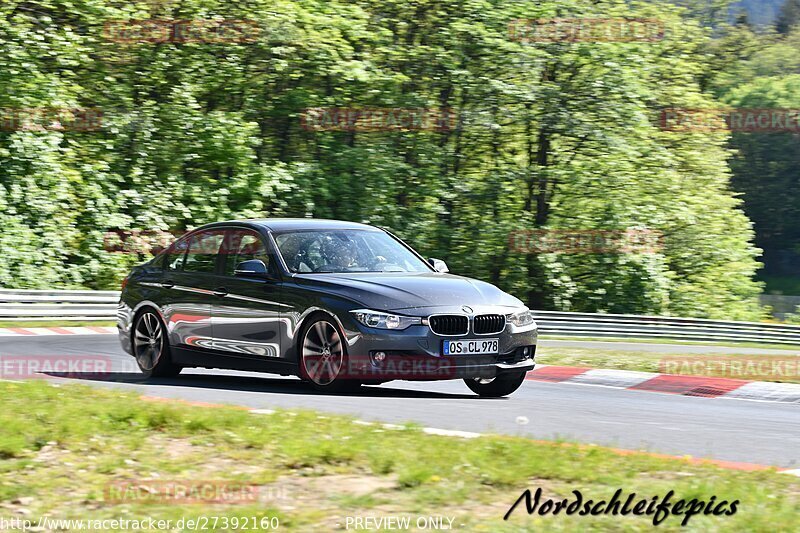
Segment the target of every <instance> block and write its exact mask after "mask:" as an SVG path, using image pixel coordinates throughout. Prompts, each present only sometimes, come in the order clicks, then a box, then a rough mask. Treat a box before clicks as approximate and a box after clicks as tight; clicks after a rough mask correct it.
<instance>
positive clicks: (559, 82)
mask: <svg viewBox="0 0 800 533" xmlns="http://www.w3.org/2000/svg"><path fill="white" fill-rule="evenodd" d="M682 13H684V12H683V11H682V10H681V9H680V8H676V7H673V6H667V5H663V6H662V5H659V4H653V3H649V2H643V3H641V4H639V3H635V2H634V3H626V4H618V3H612V2H609V3H600V4H597V3H593V2H588V1H585V0H567V1H563V0H549V1H546V2H532V1H530V2H515V3H495V2H488V1H485V0H458V1H457V0H424V1H420V2H414V3H408V2H404V1H399V0H362V1H360V2H357V3H353V2H346V1H343V0H333V1H328V0H303V1H297V2H290V1H286V0H279V1H277V2H276V1H274V0H270V1H267V0H253V1H251V2H247V3H246V4H245V3H238V2H223V1H220V0H184V1H182V2H180V3H169V2H163V3H160V4H159V3H157V2H152V1H143V0H140V1H134V2H114V1H111V0H81V1H77V2H76V1H74V0H73V1H66V0H33V1H31V0H28V1H24V2H23V1H20V0H11V1H8V2H5V3H4V4H3V6H2V7H0V108H8V107H15V106H17V107H19V106H23V107H36V106H67V107H90V108H100V109H103V110H104V112H105V115H104V118H103V127H102V130H101V131H98V132H0V159H2V167H0V224H2V227H3V228H4V229H3V234H2V236H0V242H2V245H3V251H4V253H3V254H2V256H0V285H3V286H8V287H44V286H88V287H93V288H108V287H114V286H115V285H116V284H117V283H118V281H119V280H120V279H121V277H122V276H123V275H124V273H125V271H126V269H127V268H129V267H130V265H131V264H133V263H135V262H137V261H141V260H142V259H144V258H143V257H138V256H135V255H129V254H114V253H109V252H107V251H104V250H103V235H104V233H105V231H108V230H112V229H146V230H152V229H160V230H172V231H175V230H185V229H190V228H192V227H196V226H198V225H200V224H203V223H206V222H210V221H215V220H221V219H227V218H233V217H264V216H315V217H330V218H341V219H349V220H356V221H364V222H370V223H373V224H377V225H382V226H386V227H389V228H390V229H391V230H393V231H394V232H396V233H397V234H398V235H400V236H401V237H403V238H405V239H407V240H408V241H409V242H410V243H411V244H412V245H414V246H415V247H417V248H418V249H420V250H421V251H422V252H423V253H425V254H427V255H431V256H437V257H444V258H446V259H447V260H448V262H449V263H450V266H451V269H452V270H453V271H455V272H457V273H460V274H465V275H470V276H474V277H478V278H481V279H485V280H488V281H491V282H494V283H497V284H499V285H500V286H501V287H503V288H505V289H507V290H509V291H511V292H512V293H514V294H516V295H518V296H519V297H521V298H522V299H524V300H525V301H526V302H528V303H529V304H530V305H532V306H536V307H547V308H556V309H564V310H584V311H600V312H643V313H657V314H681V315H691V316H702V317H712V318H758V317H759V316H760V310H759V308H758V306H757V303H756V296H757V294H758V292H759V287H758V285H757V284H755V283H753V282H752V281H751V280H752V277H753V274H754V271H755V270H756V268H757V267H758V263H756V261H755V257H756V256H757V254H758V250H756V249H755V248H754V247H753V245H752V244H751V242H752V240H753V231H752V228H751V227H750V223H749V222H748V220H747V219H746V218H745V216H744V215H743V213H742V206H741V201H740V200H739V199H737V198H736V197H735V195H734V194H733V193H732V192H731V190H730V188H729V184H728V182H729V179H730V174H729V171H728V165H727V158H728V157H729V152H728V151H727V147H726V137H725V136H724V135H722V134H719V133H691V134H676V133H672V132H663V131H661V130H660V129H659V127H658V125H657V121H656V118H657V116H658V113H659V110H660V109H661V108H664V107H709V106H714V105H716V104H715V102H714V101H713V100H712V99H711V97H710V96H709V95H708V94H706V93H704V92H703V91H704V90H705V89H706V88H707V86H712V85H714V84H715V83H718V82H717V81H716V80H709V79H707V76H706V75H705V72H706V70H705V65H706V63H705V62H706V60H707V59H708V53H707V48H706V46H707V44H708V42H709V41H708V36H707V31H706V30H704V29H703V28H702V27H700V25H699V24H698V23H696V22H692V21H691V20H690V19H687V18H685V17H684V16H683V15H682ZM578 16H581V17H587V18H592V17H595V18H597V17H633V16H637V17H650V18H656V19H660V20H662V21H664V24H665V26H666V27H667V28H669V31H668V32H667V34H666V37H665V39H664V40H662V41H658V42H639V43H636V42H634V43H591V42H582V43H567V42H556V43H537V44H531V43H521V42H516V41H514V40H512V39H510V38H509V33H508V24H509V22H510V21H511V20H512V19H516V18H526V19H527V18H546V17H578ZM214 17H216V18H228V19H251V20H255V21H258V23H259V24H260V26H261V28H262V30H263V31H262V32H261V34H260V36H259V38H258V40H257V42H253V43H247V42H243V43H218V44H208V43H185V44H170V43H160V44H152V43H138V44H121V43H115V42H111V41H109V40H108V39H105V38H104V37H103V25H104V23H106V22H108V21H113V20H120V19H147V18H159V19H208V18H214ZM720 64H721V65H727V64H728V63H726V62H725V61H724V60H721V62H720ZM704 76H706V77H704ZM309 107H397V108H435V109H438V108H451V109H453V110H455V111H456V113H457V119H458V122H457V126H456V127H455V128H454V129H452V130H446V131H417V132H415V131H406V132H362V131H357V132H342V131H331V132H314V131H307V130H304V129H303V128H301V126H300V120H299V116H300V114H301V113H302V111H303V110H304V109H306V108H309ZM631 227H633V228H650V229H653V230H657V231H661V232H663V234H664V236H665V237H664V248H663V249H662V250H660V251H658V252H657V253H630V254H587V253H582V254H568V253H552V254H541V255H538V256H536V255H524V254H519V253H516V252H515V251H514V250H512V249H510V248H509V235H510V234H511V233H512V232H514V231H520V230H526V229H532V228H567V229H577V230H624V229H626V228H631Z"/></svg>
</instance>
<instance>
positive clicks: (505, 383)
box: [464, 371, 527, 398]
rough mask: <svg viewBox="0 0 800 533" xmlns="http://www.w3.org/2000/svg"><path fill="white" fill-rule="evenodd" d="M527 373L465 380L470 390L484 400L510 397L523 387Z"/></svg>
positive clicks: (512, 373) (509, 373)
mask: <svg viewBox="0 0 800 533" xmlns="http://www.w3.org/2000/svg"><path fill="white" fill-rule="evenodd" d="M525 374H527V372H525V371H523V372H508V373H504V374H500V375H499V376H497V377H494V378H491V379H482V378H470V379H465V380H464V383H466V384H467V387H469V390H471V391H472V392H474V393H475V394H477V395H478V396H482V397H484V398H500V397H502V396H508V395H509V394H511V393H512V392H514V391H515V390H517V389H518V388H520V386H521V385H522V382H523V381H525Z"/></svg>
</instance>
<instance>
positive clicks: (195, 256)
mask: <svg viewBox="0 0 800 533" xmlns="http://www.w3.org/2000/svg"><path fill="white" fill-rule="evenodd" d="M223 236H224V234H223V232H222V231H221V230H210V231H203V232H200V233H197V234H195V235H193V236H192V238H191V240H190V241H189V250H188V251H187V253H186V259H185V261H184V263H183V271H184V272H206V273H209V274H213V273H214V271H215V270H216V267H217V256H218V255H219V249H220V246H222V240H223Z"/></svg>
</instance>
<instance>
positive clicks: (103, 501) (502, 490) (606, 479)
mask: <svg viewBox="0 0 800 533" xmlns="http://www.w3.org/2000/svg"><path fill="white" fill-rule="evenodd" d="M0 395H1V396H2V398H3V409H2V410H0V428H2V429H0V458H2V461H0V516H6V517H15V516H16V517H19V516H22V517H28V518H33V519H36V518H37V517H39V516H42V515H48V516H50V517H55V518H72V519H91V520H95V519H112V518H119V517H126V518H128V519H145V518H154V519H165V520H166V519H171V520H178V519H180V518H186V517H189V518H192V517H194V518H198V517H202V516H206V517H208V516H216V517H226V518H228V519H229V520H230V519H233V518H240V519H241V518H243V517H257V518H261V517H277V519H278V520H279V522H280V525H281V529H282V530H289V531H312V530H313V531H330V530H335V529H343V528H344V526H345V525H346V524H347V522H346V521H347V517H351V518H352V517H367V516H369V517H377V518H380V517H388V516H395V517H403V516H406V517H411V520H412V524H413V523H415V521H416V520H417V519H418V518H419V517H429V516H433V517H445V524H447V519H449V518H452V519H453V522H452V526H453V529H454V530H460V531H493V532H495V531H538V530H542V529H543V528H546V529H547V530H557V531H558V530H564V531H567V530H570V531H571V530H575V529H577V528H581V529H586V530H598V531H643V530H646V529H650V528H652V527H653V525H652V517H648V516H632V515H628V516H625V517H621V516H611V515H600V516H578V515H573V516H565V515H564V514H563V513H562V514H560V515H557V516H552V515H547V516H539V515H538V514H534V515H531V516H529V515H528V514H527V513H526V512H525V508H524V505H522V506H521V507H520V508H518V509H517V510H516V511H515V512H514V513H513V514H512V515H511V517H510V519H509V520H508V521H504V520H503V515H504V514H505V513H506V511H507V510H508V509H509V507H510V506H511V505H512V504H513V503H514V502H515V501H516V500H517V498H518V497H519V496H520V494H521V493H522V491H523V490H525V489H531V491H533V492H535V491H536V489H537V488H541V489H542V491H543V497H544V498H574V495H573V494H572V491H573V490H579V491H581V493H582V494H583V495H584V498H592V499H594V500H595V501H596V500H598V499H608V498H610V497H611V495H612V494H613V493H614V492H615V491H616V490H617V489H622V490H623V492H624V493H626V494H627V493H633V492H635V493H636V494H637V495H638V497H639V498H643V499H650V498H652V497H653V496H656V495H659V496H663V495H665V494H666V493H668V492H669V491H670V490H672V491H675V497H674V499H681V498H683V499H686V500H689V499H691V498H698V499H702V500H706V501H707V500H709V499H710V498H711V497H712V496H716V499H717V500H718V501H720V500H728V501H729V502H730V501H733V500H737V499H738V500H740V504H739V506H738V512H737V513H736V514H734V515H733V516H719V517H714V516H703V515H698V516H694V517H692V518H691V520H690V521H689V522H688V527H685V528H681V527H680V523H681V519H682V518H681V517H678V516H671V517H668V518H667V519H666V520H665V521H664V522H663V523H662V524H661V525H660V529H661V530H664V531H673V530H675V531H677V530H681V531H687V530H688V531H693V530H697V531H701V530H702V531H707V530H715V531H722V530H730V531H741V530H770V531H782V530H787V531H788V530H791V529H792V528H794V527H796V525H797V522H796V519H797V516H798V515H799V514H800V480H798V479H797V478H796V477H794V476H790V475H786V474H779V473H775V472H773V471H759V472H742V471H732V470H726V469H721V468H718V467H715V466H711V465H707V464H694V463H690V462H688V461H683V460H679V459H666V458H659V457H654V456H652V455H647V454H638V453H635V454H625V455H623V454H620V453H618V452H615V451H614V450H611V449H608V448H603V447H598V446H587V445H576V444H571V443H564V442H538V441H531V440H527V439H523V438H516V437H500V436H488V437H480V438H476V439H459V438H453V437H442V436H434V435H428V434H425V433H423V432H422V431H421V430H420V429H419V428H415V427H413V426H407V427H403V428H401V429H397V430H390V429H386V428H383V427H381V426H378V425H364V424H361V423H357V422H355V421H353V420H350V419H347V418H343V417H334V416H324V415H321V414H318V413H313V412H298V413H294V412H286V411H278V412H275V413H272V414H253V413H250V412H248V411H245V410H241V409H236V408H208V407H195V406H188V405H184V404H180V403H176V402H168V401H163V402H152V401H144V400H143V399H141V398H138V397H137V396H135V395H133V394H129V393H122V392H119V391H110V390H98V389H93V388H89V387H86V386H81V385H64V386H60V387H55V386H52V385H48V384H46V383H43V382H14V383H11V382H0ZM465 416H466V415H465ZM154 479H156V480H161V481H162V482H163V481H168V480H180V481H184V482H192V481H198V480H217V481H221V480H225V481H231V482H239V483H247V484H255V485H258V486H259V487H261V488H262V491H261V493H260V494H262V495H263V494H268V495H270V497H268V498H266V499H262V501H259V502H258V503H255V504H254V503H246V504H238V505H231V504H228V505H224V504H214V503H204V504H190V503H181V502H179V501H160V500H159V501H158V502H153V501H146V502H145V501H141V500H140V499H136V498H131V501H127V500H123V501H109V500H108V499H107V498H106V497H105V496H104V494H107V492H108V490H107V487H108V486H109V484H110V483H120V482H130V481H132V480H154ZM217 529H220V528H217ZM229 529H231V530H232V528H229ZM351 529H352V528H351Z"/></svg>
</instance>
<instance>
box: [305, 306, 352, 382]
mask: <svg viewBox="0 0 800 533" xmlns="http://www.w3.org/2000/svg"><path fill="white" fill-rule="evenodd" d="M302 356H303V361H302V364H303V370H304V371H305V375H306V376H308V378H309V379H310V380H311V381H313V382H314V383H315V384H317V385H322V386H324V385H330V384H331V383H333V381H334V380H335V379H336V378H337V377H338V376H339V373H340V372H341V370H342V366H343V365H344V349H343V346H342V338H341V337H340V336H339V332H338V331H336V328H335V327H334V326H333V324H331V323H330V322H327V321H325V320H320V321H318V322H315V323H314V324H312V325H311V327H310V328H308V329H307V330H306V333H305V337H304V338H303V348H302Z"/></svg>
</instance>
